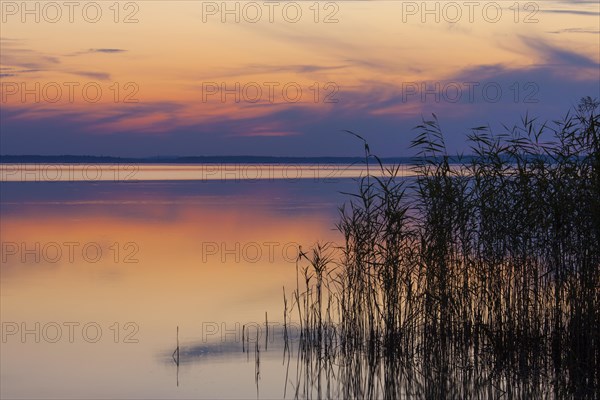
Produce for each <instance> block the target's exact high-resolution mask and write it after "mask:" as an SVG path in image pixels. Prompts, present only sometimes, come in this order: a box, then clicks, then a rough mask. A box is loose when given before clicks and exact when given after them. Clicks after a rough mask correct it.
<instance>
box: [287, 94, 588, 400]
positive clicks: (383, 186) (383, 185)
mask: <svg viewBox="0 0 600 400" xmlns="http://www.w3.org/2000/svg"><path fill="white" fill-rule="evenodd" d="M599 126H600V117H599V103H598V102H597V101H596V100H593V99H591V98H585V99H582V101H581V102H580V104H579V105H578V107H577V108H575V109H574V110H572V111H571V112H570V113H569V114H567V116H566V117H565V118H564V119H562V120H560V121H555V122H552V123H547V124H540V123H539V122H538V121H537V120H535V119H530V118H528V117H524V118H522V120H521V122H520V124H518V125H516V126H514V127H505V131H504V132H502V133H500V134H494V133H493V132H492V131H491V129H490V128H488V127H479V128H476V129H474V130H473V131H472V133H471V134H470V135H469V136H468V140H469V143H470V148H471V155H469V156H468V157H451V156H450V155H449V154H448V152H447V150H446V146H445V143H444V135H443V134H442V130H441V128H440V123H439V121H438V120H437V118H436V117H435V116H433V118H432V119H431V120H425V121H423V123H422V124H421V125H420V126H419V127H417V129H418V132H419V133H418V135H417V137H416V138H415V139H414V141H413V143H412V146H413V148H414V149H415V150H416V153H417V154H416V159H415V161H416V165H417V166H416V172H417V178H415V179H413V180H407V179H400V178H398V172H399V166H386V165H382V164H381V163H380V162H379V160H378V158H377V157H376V156H373V155H371V154H370V151H369V148H368V145H367V143H366V142H365V143H364V144H365V162H366V163H367V164H368V165H369V168H370V169H372V170H375V169H376V170H378V171H377V172H378V173H377V174H371V173H370V172H369V173H368V174H367V175H366V176H364V177H363V178H361V179H360V180H359V182H358V190H357V193H353V194H350V199H349V201H348V202H347V203H346V204H345V205H344V206H343V207H341V208H340V221H339V224H338V229H339V231H340V232H341V233H342V234H343V237H344V245H343V246H342V248H340V249H334V248H333V247H332V245H328V244H325V245H318V246H316V247H315V248H314V249H312V250H311V251H309V252H302V251H301V252H300V255H299V259H298V267H297V268H298V276H299V279H298V283H297V287H296V290H294V292H293V294H292V301H291V304H290V305H288V302H287V299H286V300H285V312H284V313H285V321H290V320H291V319H292V318H294V319H295V318H297V319H299V321H300V323H301V326H302V328H301V332H302V334H301V340H300V343H299V347H298V351H299V354H298V360H299V361H298V362H299V363H302V365H303V366H302V368H300V370H302V371H304V375H303V374H301V373H300V372H299V376H298V380H297V382H296V385H295V386H296V396H297V397H311V396H310V395H309V394H310V393H314V390H315V385H316V384H317V383H318V385H317V386H318V387H317V396H318V397H336V396H337V397H340V396H341V397H344V398H372V397H384V398H400V397H405V396H409V395H421V396H422V397H424V398H487V397H489V396H492V397H496V396H500V395H507V397H508V398H530V397H538V396H539V397H555V398H565V397H566V398H595V397H594V396H597V393H598V392H600V372H599V371H600V346H599V343H600V245H599V244H600V130H599ZM355 135H356V134H355ZM356 136H357V137H359V138H360V139H362V138H361V137H360V136H358V135H356ZM380 172H383V177H381V175H382V174H381V173H380ZM375 175H377V176H379V177H377V176H375ZM335 250H338V252H337V253H336V252H335ZM284 296H285V294H284ZM286 349H287V346H286ZM322 374H323V375H324V376H331V375H332V374H333V375H335V376H336V380H337V382H338V383H339V384H340V385H341V386H339V387H338V388H337V389H336V390H333V392H332V388H330V387H325V388H323V387H322V385H321V376H322ZM315 382H316V383H315ZM327 382H329V381H328V380H327ZM301 388H304V389H303V390H300V389H301Z"/></svg>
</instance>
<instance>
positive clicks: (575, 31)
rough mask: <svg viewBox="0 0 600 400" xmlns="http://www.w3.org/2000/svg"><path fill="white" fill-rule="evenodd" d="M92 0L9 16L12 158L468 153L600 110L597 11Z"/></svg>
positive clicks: (1, 73) (4, 112) (585, 5)
mask: <svg viewBox="0 0 600 400" xmlns="http://www.w3.org/2000/svg"><path fill="white" fill-rule="evenodd" d="M91 3H92V2H79V3H78V6H76V7H74V9H69V8H68V7H66V6H64V4H63V2H57V3H53V5H52V6H48V5H47V4H48V3H47V2H33V1H32V2H25V3H22V2H20V1H19V2H12V1H4V0H3V1H2V2H1V10H0V12H1V20H0V21H1V24H2V28H1V32H0V47H1V55H0V68H1V69H0V77H1V88H0V90H1V93H0V94H1V98H0V101H1V103H0V105H1V123H0V124H1V125H0V126H1V136H0V144H1V149H0V153H1V154H47V155H59V154H92V155H114V156H155V155H163V156H166V155H277V156H322V155H325V156H349V155H357V154H360V151H361V147H360V145H359V144H358V143H357V142H356V140H354V139H352V137H350V136H349V135H344V134H342V133H341V131H342V130H343V129H350V130H353V131H356V132H359V133H361V134H362V135H364V136H365V137H366V138H367V140H368V141H369V143H370V144H371V148H372V150H373V151H374V152H376V153H377V154H379V155H381V156H405V155H410V154H411V150H410V149H409V148H408V146H409V143H410V140H411V139H412V138H413V137H414V135H415V131H414V130H413V129H412V128H413V127H414V126H415V125H417V124H418V123H419V122H420V121H421V119H422V117H423V116H425V117H427V116H428V115H431V113H436V114H437V115H438V117H439V118H440V120H441V122H442V127H443V128H444V129H445V131H446V134H447V138H448V139H447V140H448V144H449V147H450V150H451V151H453V152H468V147H467V144H466V142H465V139H464V138H465V135H466V133H468V128H470V127H475V126H480V125H485V124H488V123H489V124H490V125H491V126H492V127H493V128H494V129H496V130H497V131H500V130H501V125H500V124H501V123H506V124H509V125H510V124H513V123H516V122H518V120H519V118H520V116H521V115H524V114H525V113H526V112H528V113H529V114H530V115H533V116H538V117H540V119H541V120H545V119H557V118H560V117H562V116H564V115H565V113H566V112H567V111H568V110H569V108H570V107H572V106H574V105H575V104H577V102H578V100H579V99H580V98H581V97H583V96H588V95H589V96H592V97H599V96H600V83H599V82H600V64H599V63H600V4H599V3H598V1H597V0H590V1H587V0H565V1H546V0H544V1H538V2H514V1H499V2H486V1H482V2H475V3H477V4H476V5H472V6H469V5H468V3H469V2H461V1H459V2H448V1H443V2H428V3H427V4H429V6H430V8H429V9H427V10H425V9H423V7H424V4H423V3H422V2H406V1H335V2H325V1H322V2H318V3H316V2H312V1H302V2H283V1H282V2H271V3H265V2H262V1H259V2H234V1H230V2H227V3H222V2H220V1H219V2H201V1H135V2H126V1H122V2H118V3H115V2H113V1H97V2H96V3H93V4H91ZM287 3H291V4H287ZM36 4H37V5H36ZM115 4H117V5H118V7H117V6H115ZM267 4H268V5H267ZM24 5H26V7H29V8H28V9H27V10H24V9H23V7H24ZM498 5H501V8H499V7H498ZM36 7H37V8H36ZM223 7H229V8H227V9H226V10H224V9H223ZM236 7H237V8H236ZM470 7H471V8H470ZM32 10H33V11H32ZM428 10H429V13H428V12H427V11H428ZM36 18H37V21H36ZM236 18H237V19H238V21H236ZM436 19H438V20H439V22H437V21H436ZM223 20H225V22H223ZM223 89H225V90H226V91H225V92H223ZM298 89H300V91H298ZM423 89H426V90H428V91H427V92H426V93H423V92H422V90H423ZM236 97H237V99H236ZM436 97H437V98H436ZM236 100H239V101H238V102H236Z"/></svg>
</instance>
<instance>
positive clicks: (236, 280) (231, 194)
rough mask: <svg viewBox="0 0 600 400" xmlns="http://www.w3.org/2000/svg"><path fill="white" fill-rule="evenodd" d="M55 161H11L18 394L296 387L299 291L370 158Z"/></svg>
mask: <svg viewBox="0 0 600 400" xmlns="http://www.w3.org/2000/svg"><path fill="white" fill-rule="evenodd" d="M44 168H46V169H41V167H40V166H32V165H28V166H14V165H12V166H7V165H4V166H3V169H2V173H3V175H2V186H1V187H2V189H1V192H0V200H1V208H0V214H1V224H0V233H1V238H2V260H1V274H2V279H1V300H2V301H1V306H0V310H1V315H2V344H1V345H2V351H1V352H0V362H1V372H0V376H1V382H2V384H1V385H0V386H1V389H0V390H1V391H0V394H1V397H2V398H27V399H33V398H77V399H83V398H96V399H97V398H144V399H148V398H257V397H259V398H282V397H284V395H285V397H288V398H289V397H294V388H293V385H292V383H291V382H292V379H291V378H289V376H294V375H295V374H296V372H294V368H295V367H294V362H292V363H290V364H291V367H290V366H288V367H287V368H286V365H287V361H286V359H285V358H284V354H283V349H282V347H281V345H280V343H279V342H278V340H277V335H278V325H277V323H281V322H282V318H283V287H284V286H285V287H286V290H288V288H289V290H288V292H291V290H292V288H293V287H295V283H296V282H295V280H296V268H295V264H294V262H293V261H294V259H295V257H296V254H297V247H298V245H302V246H303V247H304V248H309V247H310V246H311V245H313V244H314V243H315V242H317V241H328V240H329V241H339V240H340V237H339V235H338V233H337V231H336V230H335V227H334V225H335V223H336V221H337V216H338V211H337V207H338V206H339V205H340V204H341V203H342V202H343V201H344V199H345V198H346V197H345V196H344V195H343V194H341V193H340V192H348V191H353V190H354V188H355V182H354V181H353V180H352V179H349V178H350V177H351V176H358V175H360V170H359V169H357V168H351V169H349V170H346V171H350V172H346V173H344V174H342V173H340V174H338V175H336V174H337V171H341V169H340V168H341V167H338V166H334V167H331V166H329V167H328V168H329V169H324V168H320V167H315V166H304V167H300V166H294V167H293V168H292V167H286V166H281V165H280V166H277V168H275V167H273V166H262V167H258V168H257V167H256V166H249V167H248V168H247V169H244V168H242V167H240V166H237V167H236V166H219V167H218V168H215V166H163V165H161V166H147V165H144V166H138V167H131V166H116V167H115V166H108V168H107V166H87V167H81V166H79V167H71V166H66V167H62V168H56V166H50V167H49V166H45V167H44ZM85 168H87V171H85ZM111 168H112V169H111ZM261 168H262V169H261ZM332 168H333V171H334V172H333V173H332ZM236 170H237V172H235V171H236ZM250 170H252V171H254V174H255V175H253V176H254V177H256V174H257V173H258V174H261V175H260V176H263V177H265V176H270V175H269V174H271V175H272V177H268V178H262V179H255V178H249V177H248V176H249V175H248V176H246V177H245V176H244V175H243V173H242V172H240V171H250ZM286 170H287V171H292V170H293V171H295V173H296V175H294V177H295V178H293V179H292V178H291V175H290V176H288V177H287V178H286V177H285V176H284V175H282V172H281V171H286ZM82 171H85V173H86V174H88V175H83V172H82ZM315 171H317V174H318V173H319V172H322V174H321V176H318V175H317V177H316V178H315V173H316V172H315ZM51 172H52V173H54V174H55V175H53V176H56V174H58V175H59V178H58V179H56V178H52V176H50V175H48V174H50V173H51ZM92 172H95V173H99V174H100V178H102V179H100V178H94V177H93V176H92V175H91V174H92ZM110 173H112V174H113V175H110ZM132 173H133V175H131V174H132ZM236 173H237V175H235V174H236ZM244 173H245V172H244ZM44 174H46V175H44ZM78 174H79V175H78ZM114 174H116V176H117V178H116V179H115V175H114ZM199 174H204V177H203V178H202V177H201V178H202V179H199V178H198V176H199ZM298 174H299V175H298ZM209 175H210V176H211V177H210V178H209V177H208V176H209ZM94 176H95V175H94ZM23 181H26V182H23ZM265 312H266V313H267V315H268V322H269V324H270V325H271V328H270V329H271V331H270V332H271V337H270V338H269V339H268V341H267V343H263V341H264V339H267V338H266V337H265V335H264V332H263V331H262V329H264V324H265ZM244 325H245V326H246V327H247V329H248V330H247V331H246V332H244V334H245V336H246V340H248V335H249V333H248V332H250V335H251V336H252V335H256V329H257V327H260V329H261V331H260V340H259V343H260V348H259V351H260V366H259V368H257V364H256V354H255V353H256V345H255V343H253V338H254V337H253V336H252V341H251V342H250V346H251V351H250V352H243V350H247V349H243V347H245V345H244V346H243V345H242V340H241V337H242V330H244V328H243V326H244ZM177 327H179V341H180V346H181V347H180V362H179V366H177V365H176V363H175V362H174V361H173V358H172V353H173V351H174V350H175V348H176V346H177ZM253 332H254V333H253ZM279 333H280V332H279ZM286 374H288V375H289V376H288V378H286Z"/></svg>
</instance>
